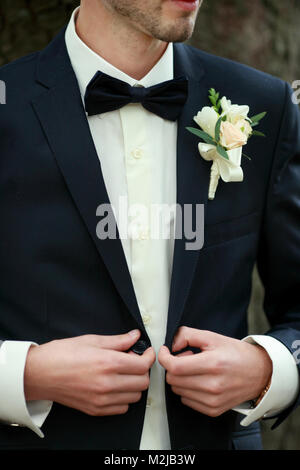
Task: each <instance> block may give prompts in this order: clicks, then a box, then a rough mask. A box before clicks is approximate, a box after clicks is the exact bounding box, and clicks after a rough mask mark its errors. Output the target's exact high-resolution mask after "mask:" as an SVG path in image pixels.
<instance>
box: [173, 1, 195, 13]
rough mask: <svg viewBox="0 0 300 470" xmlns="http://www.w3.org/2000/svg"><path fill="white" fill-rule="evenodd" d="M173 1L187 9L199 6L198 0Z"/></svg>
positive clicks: (179, 6) (190, 9)
mask: <svg viewBox="0 0 300 470" xmlns="http://www.w3.org/2000/svg"><path fill="white" fill-rule="evenodd" d="M171 2H172V3H174V4H175V5H176V6H177V7H178V8H181V9H182V10H185V11H194V10H196V9H197V7H198V0H171Z"/></svg>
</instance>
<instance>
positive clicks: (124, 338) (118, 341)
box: [99, 330, 141, 351]
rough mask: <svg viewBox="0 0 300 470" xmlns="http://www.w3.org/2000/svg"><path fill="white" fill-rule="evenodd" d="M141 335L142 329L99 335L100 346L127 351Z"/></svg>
mask: <svg viewBox="0 0 300 470" xmlns="http://www.w3.org/2000/svg"><path fill="white" fill-rule="evenodd" d="M140 336H141V332H140V330H132V331H129V332H128V333H125V334H122V335H107V336H105V335H99V347H101V348H102V349H112V350H115V351H126V350H128V349H130V348H131V347H132V346H133V345H134V344H135V343H136V342H137V340H138V339H139V337H140Z"/></svg>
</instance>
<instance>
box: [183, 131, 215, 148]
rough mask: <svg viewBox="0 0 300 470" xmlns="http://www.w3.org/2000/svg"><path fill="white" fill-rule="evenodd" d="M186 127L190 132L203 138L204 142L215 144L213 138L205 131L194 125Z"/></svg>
mask: <svg viewBox="0 0 300 470" xmlns="http://www.w3.org/2000/svg"><path fill="white" fill-rule="evenodd" d="M186 129H187V130H188V131H190V132H191V133H192V134H195V135H196V136H197V137H200V138H201V139H203V140H204V142H206V143H207V144H210V145H214V146H217V144H216V142H215V141H214V139H213V138H212V137H211V136H210V135H209V134H207V133H206V132H204V131H201V130H200V129H195V128H194V127H186Z"/></svg>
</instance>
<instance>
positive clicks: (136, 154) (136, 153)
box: [131, 149, 144, 160]
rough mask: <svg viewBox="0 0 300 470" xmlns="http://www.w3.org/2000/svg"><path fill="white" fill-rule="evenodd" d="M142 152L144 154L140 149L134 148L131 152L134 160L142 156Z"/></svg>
mask: <svg viewBox="0 0 300 470" xmlns="http://www.w3.org/2000/svg"><path fill="white" fill-rule="evenodd" d="M143 154H144V152H143V150H142V149H135V150H132V152H131V155H132V156H133V158H135V159H136V160H138V159H139V158H142V156H143Z"/></svg>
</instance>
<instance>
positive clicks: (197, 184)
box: [165, 44, 210, 347]
mask: <svg viewBox="0 0 300 470" xmlns="http://www.w3.org/2000/svg"><path fill="white" fill-rule="evenodd" d="M192 53H193V52H192V50H191V49H187V48H186V46H184V45H182V44H174V75H175V77H176V76H181V75H185V76H186V75H187V76H188V79H189V94H188V99H187V102H186V104H185V106H184V108H183V111H182V113H181V116H180V118H179V121H178V135H177V204H178V205H179V206H180V207H181V209H182V213H184V211H183V208H184V205H185V204H190V205H192V206H193V208H195V205H196V204H204V205H205V207H206V204H207V199H208V185H209V178H210V165H209V164H208V163H207V162H205V160H203V159H202V158H201V157H200V155H199V152H198V142H199V139H197V138H196V137H195V136H194V135H192V134H191V133H190V132H189V131H187V130H186V127H187V126H190V127H197V125H196V123H195V122H194V121H193V117H194V116H195V115H196V114H197V113H198V111H200V110H201V108H202V107H203V106H209V105H210V103H209V102H208V88H209V87H208V86H207V84H206V83H205V77H204V71H203V69H202V67H201V65H199V64H197V65H196V63H195V61H193V58H192ZM190 54H191V55H190ZM198 60H199V59H198ZM193 213H194V214H195V212H194V211H193ZM193 217H194V216H193ZM182 219H183V222H184V221H185V222H187V219H186V218H184V217H183V218H182ZM193 220H194V219H193ZM182 233H183V236H182V238H178V239H176V240H175V248H174V258H173V270H172V278H171V289H170V302H169V312H168V324H167V333H166V340H165V343H166V344H167V346H169V347H170V345H171V341H172V338H173V335H174V333H175V331H176V329H177V328H178V325H179V324H180V319H181V316H182V314H183V311H184V306H185V303H186V300H187V297H188V294H189V290H190V287H191V284H192V281H193V276H194V272H195V268H196V264H197V261H198V257H199V251H200V250H199V249H197V250H187V249H186V243H187V242H189V240H188V238H187V237H186V236H185V232H184V230H182Z"/></svg>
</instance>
